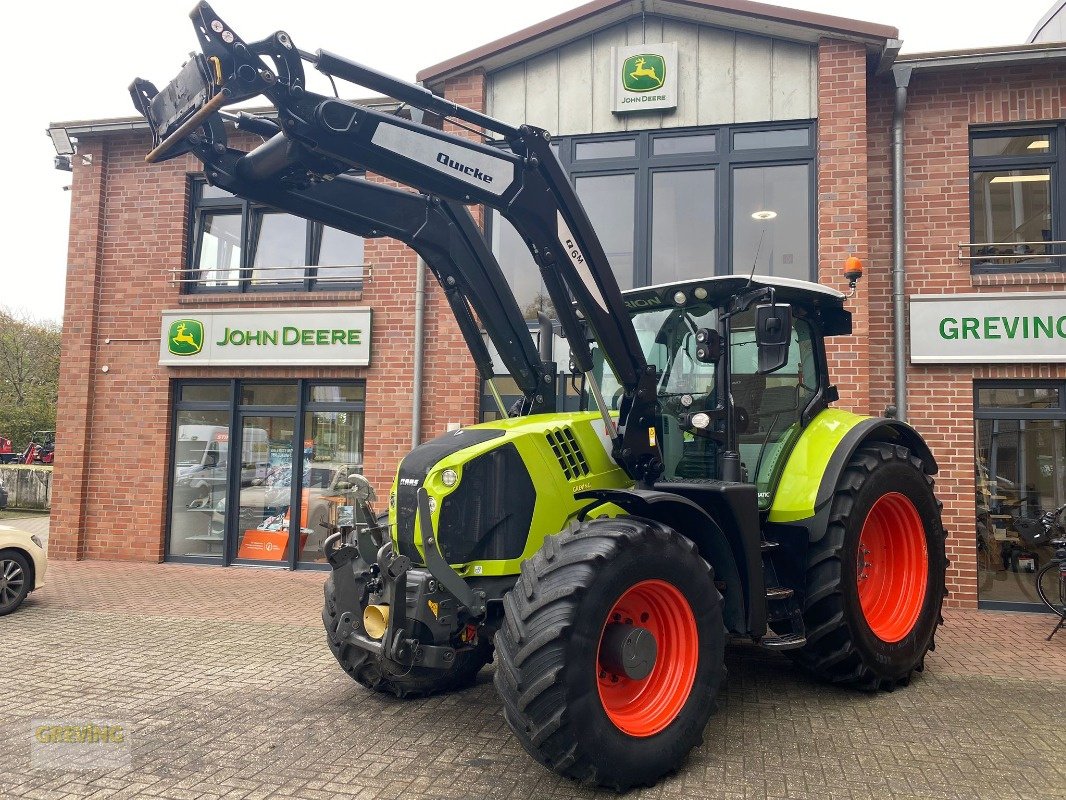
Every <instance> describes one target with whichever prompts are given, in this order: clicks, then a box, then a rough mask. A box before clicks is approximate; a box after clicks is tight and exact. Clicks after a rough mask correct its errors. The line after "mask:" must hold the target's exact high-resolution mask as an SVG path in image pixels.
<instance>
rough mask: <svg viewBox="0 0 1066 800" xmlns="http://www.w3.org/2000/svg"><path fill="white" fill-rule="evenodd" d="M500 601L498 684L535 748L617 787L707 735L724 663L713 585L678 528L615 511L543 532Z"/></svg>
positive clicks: (566, 771)
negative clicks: (570, 529)
mask: <svg viewBox="0 0 1066 800" xmlns="http://www.w3.org/2000/svg"><path fill="white" fill-rule="evenodd" d="M504 611H505V620H504V624H503V625H502V627H501V628H500V630H499V631H498V632H497V634H496V652H497V653H498V655H499V657H498V658H497V669H496V678H495V682H496V690H497V691H498V692H499V694H500V698H501V699H502V701H503V708H504V717H505V718H506V720H507V722H508V724H509V725H510V726H511V729H512V731H513V732H514V733H515V735H516V736H517V737H518V739H519V741H520V742H521V743H522V746H523V747H524V748H525V749H526V750H527V751H528V752H529V753H530V755H532V756H533V757H534V758H535V759H536V760H537V761H539V762H541V763H542V764H544V765H546V766H547V767H549V768H550V769H552V770H554V771H556V772H558V773H559V774H561V775H565V776H567V777H569V778H573V779H575V780H580V781H582V782H584V783H591V784H598V785H601V786H607V787H610V788H613V789H615V790H617V791H625V790H626V789H629V788H630V787H632V786H634V785H645V786H650V785H651V784H653V783H654V782H655V781H657V780H658V779H659V778H660V777H661V776H662V775H664V774H666V773H668V772H671V771H673V770H675V769H677V767H678V766H679V765H680V764H681V762H682V761H683V760H684V758H685V756H686V755H687V754H688V752H689V751H690V750H691V749H692V748H693V747H695V746H697V745H698V744H699V743H700V742H701V741H702V739H703V729H704V727H705V726H706V724H707V720H708V718H709V717H710V715H711V713H712V711H713V710H714V706H715V702H714V700H715V696H716V695H717V693H718V689H719V686H720V685H721V682H722V679H723V677H724V674H725V667H724V665H723V654H724V648H725V627H724V625H723V623H722V598H721V595H720V594H719V593H718V590H717V589H716V588H715V586H714V580H713V574H712V571H711V568H710V566H709V565H708V564H707V562H705V561H704V560H703V559H702V558H701V557H700V556H699V553H698V552H697V551H696V547H695V545H694V544H693V543H692V542H691V541H689V540H688V539H685V538H684V537H682V536H681V535H680V534H679V533H677V532H676V531H674V530H672V529H671V528H668V527H666V526H665V525H661V524H659V523H657V522H653V521H651V520H646V519H641V518H638V517H617V518H613V519H595V520H591V521H589V522H586V523H584V524H583V525H582V526H581V527H580V528H578V529H577V530H576V531H573V532H564V533H561V534H559V535H557V536H552V537H549V538H548V539H546V540H545V542H544V546H543V547H542V548H541V550H540V551H539V552H538V553H537V554H536V555H535V556H534V557H533V558H530V559H527V560H526V561H525V563H523V564H522V574H521V577H520V578H519V580H518V582H517V583H516V584H515V587H514V589H512V590H511V591H510V592H509V593H508V594H507V595H506V596H505V598H504Z"/></svg>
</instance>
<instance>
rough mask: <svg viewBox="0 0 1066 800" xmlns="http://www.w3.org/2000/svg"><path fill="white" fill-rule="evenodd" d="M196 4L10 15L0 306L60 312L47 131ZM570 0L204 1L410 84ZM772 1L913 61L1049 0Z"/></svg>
mask: <svg viewBox="0 0 1066 800" xmlns="http://www.w3.org/2000/svg"><path fill="white" fill-rule="evenodd" d="M193 5H194V0H107V1H106V2H101V3H87V2H84V0H81V1H80V2H70V0H51V2H38V3H25V4H23V3H19V4H17V5H13V6H12V7H9V10H8V12H7V19H8V23H7V25H5V29H6V30H7V34H6V39H5V41H6V42H7V45H6V46H7V47H8V48H9V52H8V65H9V71H8V78H7V81H8V83H7V91H6V96H7V100H6V104H7V111H6V112H5V113H4V115H3V119H4V121H3V124H0V143H2V145H3V146H2V148H0V153H2V155H3V157H4V158H5V159H6V162H7V163H6V164H5V169H4V177H5V179H6V180H5V183H6V185H7V187H8V189H7V195H6V199H5V200H4V201H3V208H4V209H5V213H4V214H3V217H2V219H3V238H4V241H5V243H6V246H5V248H4V249H5V250H6V251H7V252H8V256H7V261H6V263H5V264H4V265H3V267H2V268H0V276H2V280H0V305H3V306H7V307H8V308H13V309H20V310H25V311H27V312H28V313H30V314H32V315H33V316H36V317H38V318H48V319H55V320H58V319H60V318H61V317H62V314H63V291H64V281H65V275H66V251H67V229H68V218H69V212H70V204H69V197H70V195H69V193H68V192H65V191H63V187H64V186H67V185H69V183H70V177H71V176H70V173H68V172H59V171H56V170H55V169H53V167H52V159H53V156H54V153H55V151H54V149H53V147H52V144H51V141H50V140H49V139H48V137H47V136H45V133H44V132H45V129H46V128H47V127H48V124H49V123H50V122H58V121H69V120H84V119H97V118H104V117H116V116H127V115H131V114H133V113H134V110H133V107H132V105H131V104H130V100H129V95H128V94H127V91H126V87H127V86H128V85H129V83H130V81H131V80H132V79H133V78H134V77H143V78H147V79H149V80H151V81H153V82H154V83H156V84H157V85H159V86H163V85H164V84H165V83H166V82H167V81H169V80H170V79H171V78H172V77H173V76H174V75H175V74H176V73H177V70H178V67H179V66H180V64H181V62H182V61H183V60H184V59H185V56H186V54H187V53H188V52H189V51H190V50H192V49H194V48H195V47H196V40H195V38H194V36H193V31H192V25H191V23H190V22H189V18H188V13H189V10H190V9H191V8H192V7H193ZM578 5H581V3H579V2H576V0H540V2H538V3H516V2H513V0H510V1H509V0H451V2H440V1H439V0H388V2H383V3H376V2H375V3H371V2H366V0H359V1H358V2H336V0H302V2H297V3H293V2H280V0H213V7H214V8H215V10H216V11H217V12H218V13H219V14H220V16H221V17H222V18H223V19H224V20H226V21H227V22H228V23H229V24H230V25H231V26H233V27H234V28H235V29H236V30H237V31H238V32H239V33H240V34H241V36H243V37H244V38H245V39H260V38H262V37H264V36H266V35H267V34H269V33H271V32H273V31H275V30H279V29H284V30H287V31H288V32H289V33H290V34H291V35H292V37H293V39H294V41H295V42H296V44H297V46H299V47H301V48H302V49H305V50H311V51H314V50H317V49H319V48H323V49H327V50H332V51H334V52H337V53H340V54H342V55H345V56H348V57H350V58H352V59H354V60H356V61H361V62H363V63H366V64H369V65H372V66H374V67H376V68H378V69H381V70H384V71H386V72H391V73H392V74H395V75H398V76H400V77H403V78H407V79H409V80H413V79H414V75H415V73H416V72H417V71H418V70H419V69H421V68H423V67H426V66H430V65H432V64H436V63H438V62H440V61H443V60H445V59H447V58H450V57H451V56H454V55H457V54H459V53H462V52H465V51H467V50H470V49H472V48H474V47H477V46H478V45H481V44H484V43H485V42H489V41H492V40H493V39H497V38H499V37H501V36H504V35H506V34H509V33H512V32H514V31H516V30H519V29H521V28H524V27H526V26H528V25H532V24H534V23H536V22H539V21H540V20H543V19H546V18H548V17H551V16H554V15H555V14H559V13H561V12H563V11H566V10H568V9H571V8H575V7H577V6H578ZM778 5H782V6H788V7H792V8H801V9H805V10H810V11H818V12H822V13H826V14H836V15H838V16H843V17H851V18H854V19H863V20H868V21H871V22H879V23H884V24H888V25H893V26H895V27H897V28H899V30H900V33H901V36H902V38H903V40H904V51H905V52H907V51H909V52H918V51H928V50H948V49H954V48H960V47H980V46H984V45H1001V44H1018V43H1021V42H1024V41H1025V40H1026V38H1028V36H1029V33H1030V31H1031V30H1032V28H1033V26H1034V25H1035V24H1036V22H1037V21H1038V20H1039V19H1040V17H1041V16H1043V14H1044V13H1045V12H1046V11H1047V10H1048V9H1049V8H1050V7H1051V5H1052V0H1013V1H1012V2H1010V3H972V2H961V1H955V0H947V1H945V0H891V1H885V0H865V2H855V0H783V2H780V3H778ZM311 74H317V73H314V71H313V70H311V71H310V72H309V75H311ZM312 88H315V87H314V84H312ZM367 94H370V93H367ZM530 122H533V123H536V120H530ZM146 202H149V201H148V200H147V199H146Z"/></svg>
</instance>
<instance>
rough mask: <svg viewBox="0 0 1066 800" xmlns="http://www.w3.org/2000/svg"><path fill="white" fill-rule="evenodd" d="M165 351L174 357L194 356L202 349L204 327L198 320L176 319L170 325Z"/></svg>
mask: <svg viewBox="0 0 1066 800" xmlns="http://www.w3.org/2000/svg"><path fill="white" fill-rule="evenodd" d="M167 349H168V350H169V351H170V352H171V353H173V354H174V355H176V356H194V355H196V354H197V353H199V352H200V351H201V350H203V349H204V325H203V323H202V322H200V320H198V319H176V320H174V321H173V322H172V323H170V333H169V334H167Z"/></svg>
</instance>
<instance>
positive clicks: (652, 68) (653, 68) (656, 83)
mask: <svg viewBox="0 0 1066 800" xmlns="http://www.w3.org/2000/svg"><path fill="white" fill-rule="evenodd" d="M665 82H666V60H665V59H664V58H663V57H662V56H660V55H656V54H654V53H641V54H639V55H633V56H630V57H629V58H627V59H626V60H625V61H624V62H623V63H622V86H623V88H624V89H625V90H626V91H627V92H654V91H655V90H656V89H659V88H662V85H663V83H665Z"/></svg>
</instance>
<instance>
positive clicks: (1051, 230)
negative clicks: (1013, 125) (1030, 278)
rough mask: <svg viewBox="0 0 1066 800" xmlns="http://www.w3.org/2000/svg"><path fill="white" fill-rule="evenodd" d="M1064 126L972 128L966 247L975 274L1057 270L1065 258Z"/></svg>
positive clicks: (1065, 140) (965, 255)
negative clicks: (1063, 244)
mask: <svg viewBox="0 0 1066 800" xmlns="http://www.w3.org/2000/svg"><path fill="white" fill-rule="evenodd" d="M1064 137H1066V133H1064V126H1062V125H1058V126H1055V127H1053V128H1040V129H1027V130H1022V129H1018V130H974V131H973V132H972V134H971V140H970V229H971V230H970V244H969V245H967V248H966V249H967V250H968V252H966V253H964V257H965V258H966V259H967V260H968V261H969V262H970V264H971V265H972V268H973V270H974V271H978V272H1015V271H1034V270H1035V271H1040V270H1051V269H1059V268H1060V266H1059V265H1061V264H1062V260H1061V259H1062V257H1063V256H1066V251H1064V250H1063V248H1062V245H1061V242H1060V240H1061V239H1062V237H1063V236H1066V203H1064V202H1062V188H1061V178H1059V175H1061V174H1063V173H1062V167H1063V159H1064V158H1066V146H1064V143H1066V138H1064Z"/></svg>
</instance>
